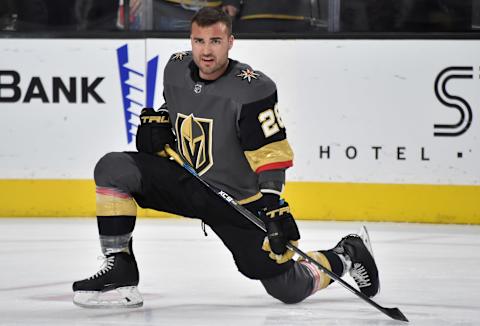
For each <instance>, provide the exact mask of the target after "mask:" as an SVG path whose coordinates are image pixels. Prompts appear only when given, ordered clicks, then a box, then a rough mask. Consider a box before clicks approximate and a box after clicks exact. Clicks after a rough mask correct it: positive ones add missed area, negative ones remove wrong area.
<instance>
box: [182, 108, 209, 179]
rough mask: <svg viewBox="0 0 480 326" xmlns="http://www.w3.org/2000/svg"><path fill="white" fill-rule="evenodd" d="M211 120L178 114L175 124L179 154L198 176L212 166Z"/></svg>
mask: <svg viewBox="0 0 480 326" xmlns="http://www.w3.org/2000/svg"><path fill="white" fill-rule="evenodd" d="M212 129H213V120H212V119H203V118H197V117H194V116H193V114H190V115H188V116H186V115H184V114H181V113H179V114H178V115H177V121H176V123H175V131H176V132H177V137H178V149H179V151H180V154H182V156H183V157H184V158H185V160H186V161H187V162H188V164H190V166H192V167H193V168H194V169H195V170H196V171H197V173H198V174H199V175H202V174H203V173H205V172H207V171H208V169H210V167H211V166H212V165H213V157H212Z"/></svg>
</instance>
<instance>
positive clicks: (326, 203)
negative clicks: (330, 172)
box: [0, 179, 480, 224]
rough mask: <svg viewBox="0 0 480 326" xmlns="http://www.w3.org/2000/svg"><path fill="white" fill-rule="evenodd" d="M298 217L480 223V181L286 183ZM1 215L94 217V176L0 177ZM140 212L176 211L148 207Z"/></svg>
mask: <svg viewBox="0 0 480 326" xmlns="http://www.w3.org/2000/svg"><path fill="white" fill-rule="evenodd" d="M285 198H286V199H287V201H288V202H289V203H290V205H291V207H292V211H293V214H294V216H295V217H296V218H297V219H308V220H343V221H347V220H348V221H391V222H420V223H459V224H480V186H452V185H406V184H366V183H319V182H288V183H287V185H286V189H285ZM0 216H1V217H68V216H72V217H82V216H95V185H94V183H93V181H92V180H73V179H66V180H37V179H35V180H9V179H4V180H0ZM138 216H141V217H172V216H175V215H172V214H167V213H163V212H156V211H152V210H148V209H140V208H139V210H138Z"/></svg>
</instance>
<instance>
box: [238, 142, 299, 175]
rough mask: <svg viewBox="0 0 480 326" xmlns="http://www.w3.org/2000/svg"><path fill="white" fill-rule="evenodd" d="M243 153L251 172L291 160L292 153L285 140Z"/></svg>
mask: <svg viewBox="0 0 480 326" xmlns="http://www.w3.org/2000/svg"><path fill="white" fill-rule="evenodd" d="M244 153H245V156H246V158H247V160H248V163H249V164H250V167H251V168H252V170H253V171H257V169H258V168H259V167H262V166H264V165H268V164H274V163H280V162H288V161H292V160H293V151H292V148H291V147H290V144H289V143H288V141H287V140H286V139H284V140H280V141H277V142H274V143H270V144H267V145H265V146H263V147H260V148H259V149H256V150H254V151H245V152H244Z"/></svg>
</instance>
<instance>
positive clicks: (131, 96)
mask: <svg viewBox="0 0 480 326" xmlns="http://www.w3.org/2000/svg"><path fill="white" fill-rule="evenodd" d="M117 60H118V70H119V73H120V86H121V89H122V100H123V111H124V116H125V126H126V132H127V142H128V144H130V143H131V142H132V141H133V140H134V137H135V135H136V134H137V127H138V124H139V123H140V112H141V111H142V109H143V108H145V107H150V108H151V107H153V105H154V100H155V83H156V81H157V67H158V56H156V57H154V58H153V59H151V60H149V61H148V62H147V69H146V72H143V71H140V70H139V69H134V68H133V67H132V66H131V65H129V58H128V44H125V45H123V46H121V47H119V48H118V49H117Z"/></svg>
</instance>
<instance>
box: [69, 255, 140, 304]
mask: <svg viewBox="0 0 480 326" xmlns="http://www.w3.org/2000/svg"><path fill="white" fill-rule="evenodd" d="M103 259H104V263H103V265H102V267H101V268H100V270H99V271H98V272H97V273H96V274H95V275H93V276H91V277H89V278H87V279H84V280H81V281H77V282H75V283H73V291H74V296H73V303H75V304H76V305H78V306H80V307H84V308H117V307H126V308H133V307H140V306H142V305H143V298H142V296H141V294H140V292H139V291H138V289H137V285H138V268H137V263H136V261H135V257H134V256H133V255H131V254H129V253H127V252H118V253H111V254H107V255H106V256H105V257H103Z"/></svg>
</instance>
